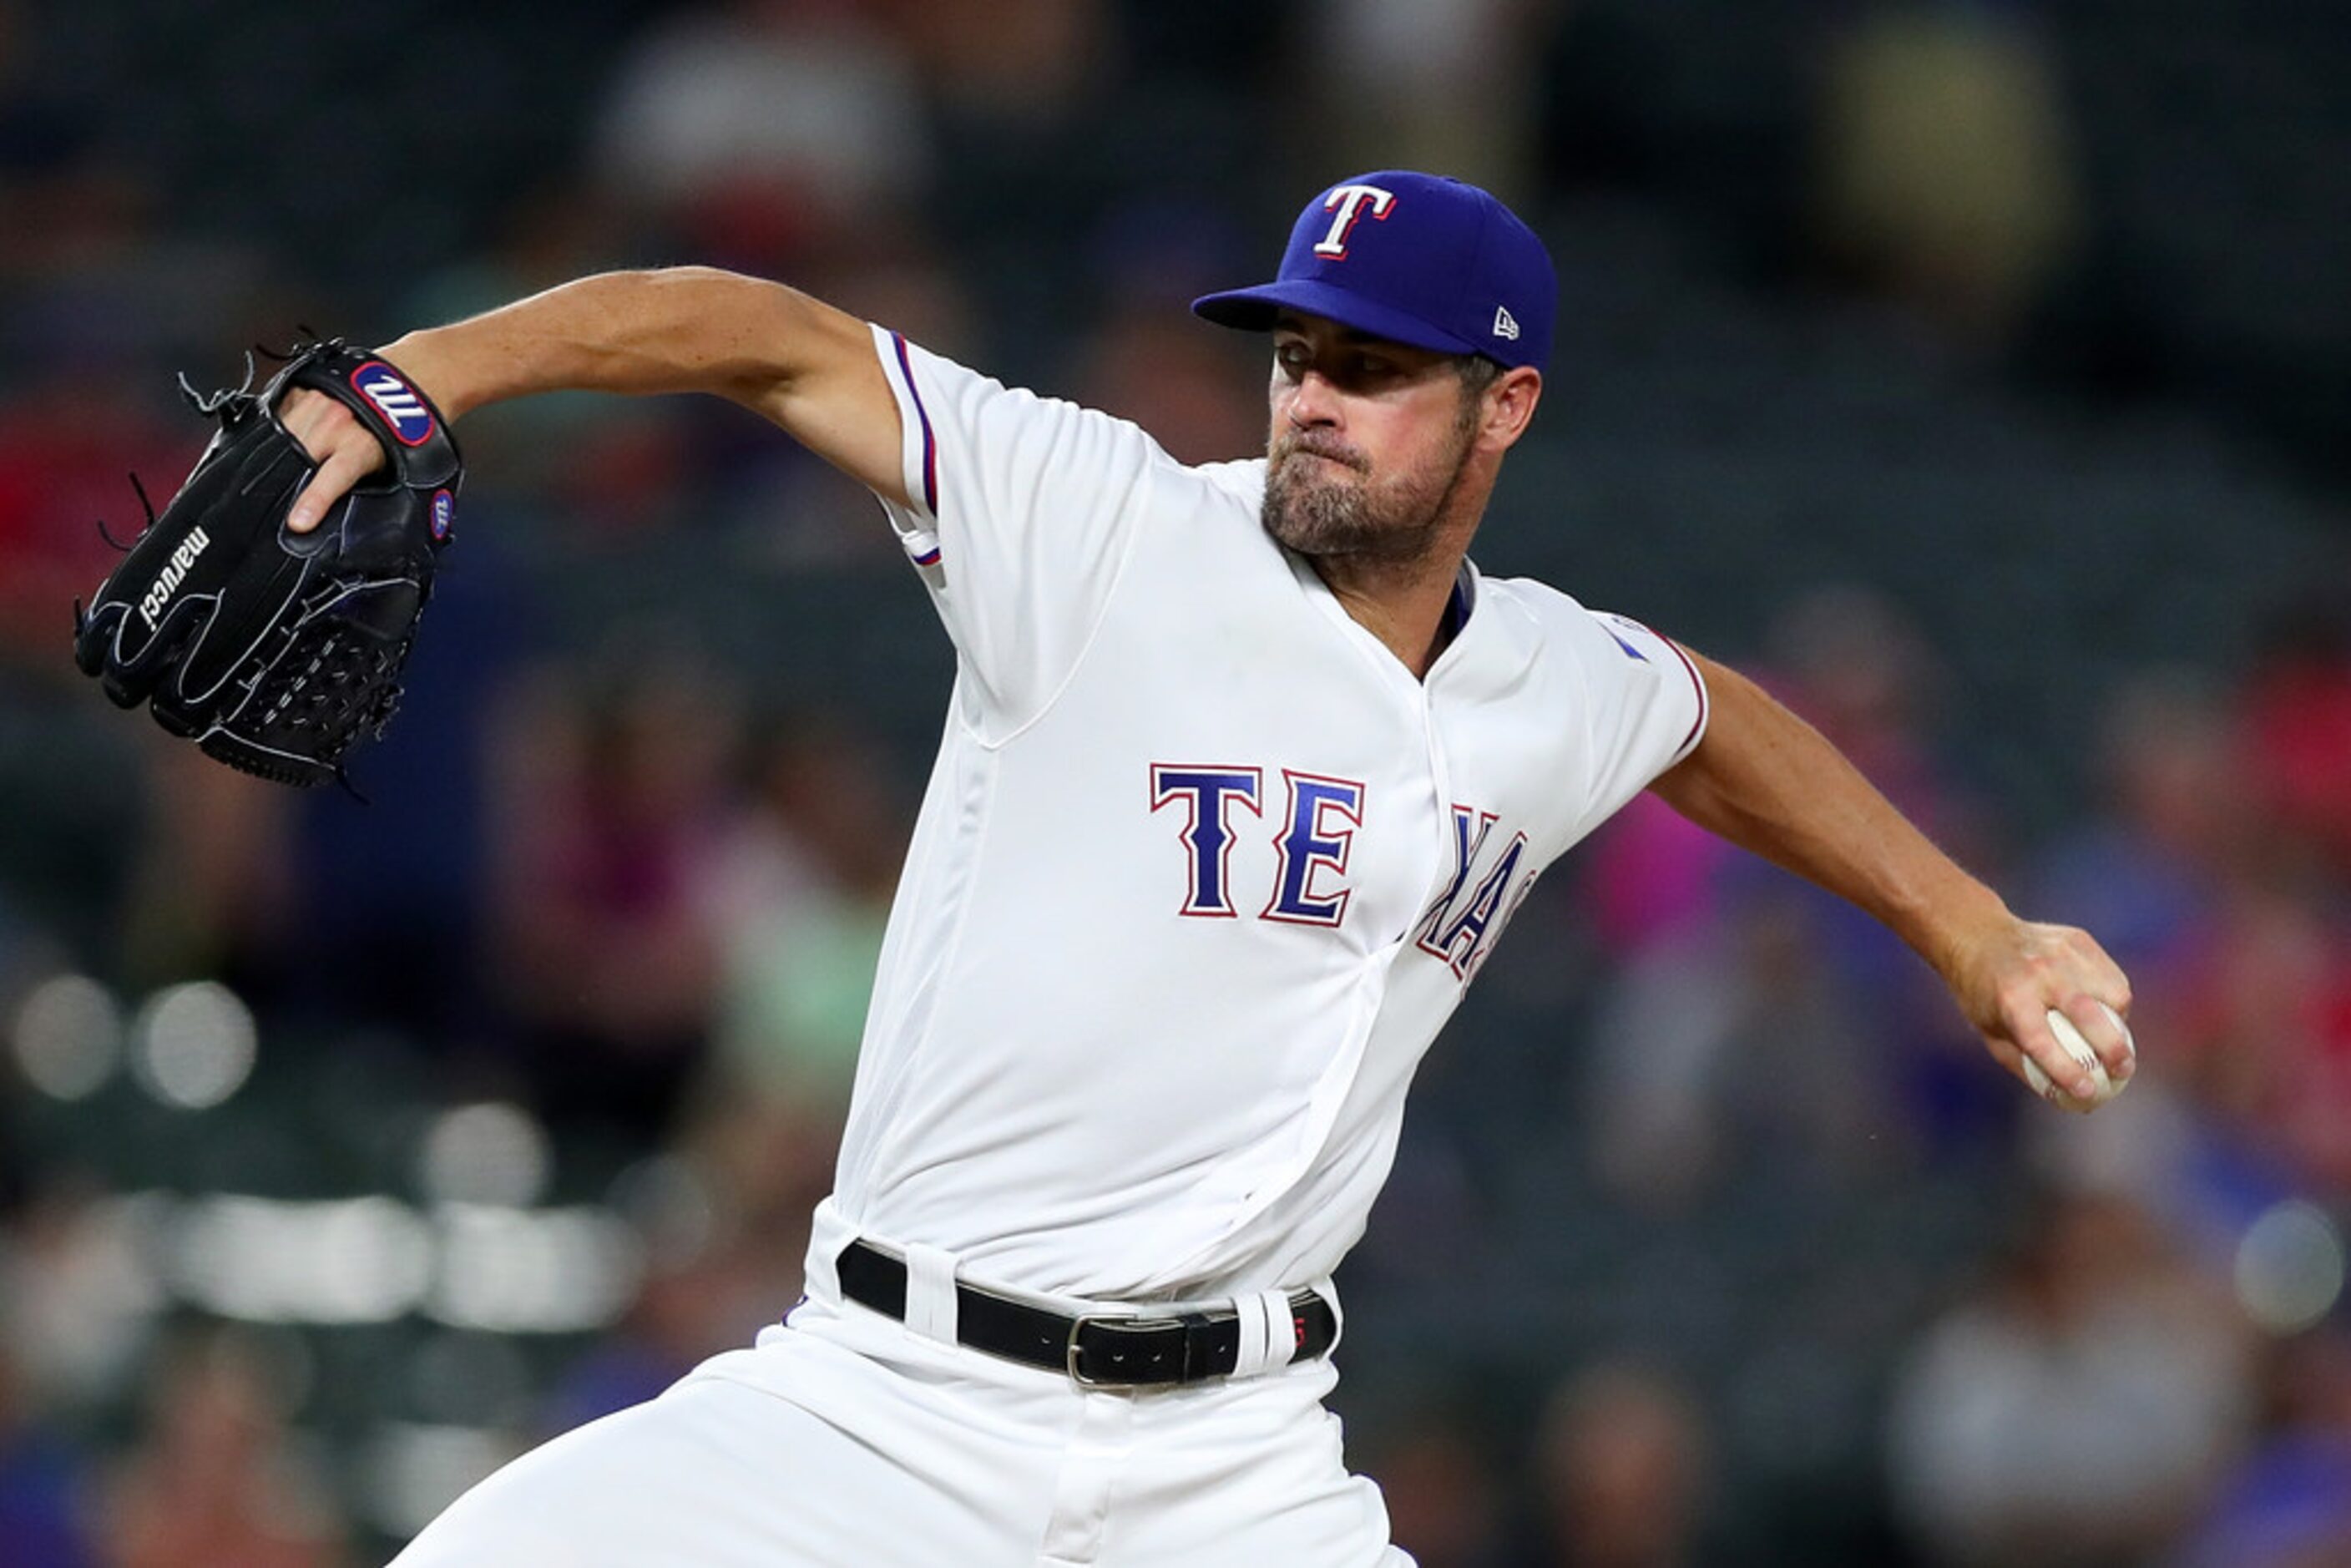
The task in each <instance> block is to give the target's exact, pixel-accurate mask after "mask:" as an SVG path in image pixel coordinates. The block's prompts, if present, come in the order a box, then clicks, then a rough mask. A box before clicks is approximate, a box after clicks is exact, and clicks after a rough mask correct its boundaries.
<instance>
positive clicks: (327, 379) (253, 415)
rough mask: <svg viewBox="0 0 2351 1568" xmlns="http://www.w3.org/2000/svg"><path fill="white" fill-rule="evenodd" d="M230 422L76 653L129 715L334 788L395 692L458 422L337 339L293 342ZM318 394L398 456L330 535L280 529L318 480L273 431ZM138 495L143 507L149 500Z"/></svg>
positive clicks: (207, 403) (444, 498) (348, 504)
mask: <svg viewBox="0 0 2351 1568" xmlns="http://www.w3.org/2000/svg"><path fill="white" fill-rule="evenodd" d="M180 386H181V390H182V391H183V392H186V393H187V394H188V400H189V402H192V403H193V404H194V405H195V408H196V411H197V412H198V413H202V414H204V415H206V416H208V417H211V418H214V419H216V420H218V421H219V422H220V429H219V430H218V431H217V432H215V433H214V436H213V439H212V442H211V444H209V445H207V446H206V447H205V448H204V455H203V456H202V457H200V458H199V459H197V461H196V466H195V469H194V471H193V473H191V474H190V475H189V476H188V479H187V483H185V484H183V485H182V486H180V492H179V494H178V495H176V496H174V497H172V500H171V504H170V505H168V506H166V507H164V508H163V510H162V515H161V516H159V517H150V519H149V521H148V526H147V530H146V532H144V533H143V534H141V536H140V537H139V539H138V542H137V543H135V544H134V545H132V546H131V549H130V550H129V552H128V553H127V554H125V555H124V557H123V559H122V561H121V564H120V565H119V566H117V567H116V568H115V569H114V571H113V572H112V574H110V576H109V577H108V578H107V580H105V582H103V583H101V584H100V585H99V590H98V596H97V598H96V599H95V601H92V603H91V604H90V607H89V609H88V610H87V611H83V610H81V609H80V608H79V607H78V606H77V607H76V614H75V627H74V660H75V662H76V663H77V664H79V665H80V666H81V669H82V673H83V674H89V675H95V676H97V677H98V678H99V682H100V684H101V685H104V687H105V688H106V695H108V696H110V697H111V698H112V699H113V700H114V701H115V702H116V703H117V704H118V705H120V706H123V707H135V706H138V705H139V704H140V703H141V702H145V703H147V704H148V705H149V707H150V710H151V711H152V713H153V714H154V716H155V722H156V723H158V724H160V725H162V727H164V728H165V729H168V730H170V731H171V732H172V734H174V735H182V736H187V737H192V738H193V740H194V741H195V742H196V744H197V745H198V746H200V747H203V748H204V753H205V755H207V756H209V757H213V758H218V759H219V760H220V761H223V762H225V763H227V764H228V765H229V766H230V767H232V768H243V769H244V770H245V771H246V772H248V773H256V774H259V775H260V776H261V777H262V778H264V779H276V780H277V781H278V782H280V783H284V784H295V785H304V786H308V785H313V784H319V783H323V782H325V781H326V780H327V779H339V778H340V777H341V776H342V771H343V754H344V752H345V751H347V750H348V749H349V748H350V746H351V744H352V742H354V741H356V740H359V739H361V738H366V737H374V736H377V735H381V733H382V732H383V727H384V725H385V724H386V723H387V722H388V721H389V720H390V719H391V717H392V708H393V706H394V705H395V704H396V703H397V702H398V701H399V699H400V673H401V667H402V665H403V664H406V663H407V660H408V651H409V648H410V645H411V644H412V643H413V642H414V640H415V636H416V622H417V619H418V617H419V616H421V615H422V614H423V611H424V602H425V601H426V600H427V599H428V598H430V597H431V596H432V592H433V570H434V560H435V558H437V557H438V555H439V554H440V552H441V551H442V550H443V549H444V548H446V547H447V545H448V542H449V525H450V520H451V517H452V515H453V513H454V510H455V502H456V497H457V486H458V484H459V482H460V481H461V480H462V478H463V477H464V467H463V465H462V464H461V463H460V462H459V460H458V456H457V447H456V444H455V442H454V441H453V440H452V439H451V437H450V434H449V427H448V423H447V422H446V421H445V420H444V419H443V418H442V417H441V414H440V411H439V410H437V409H435V408H434V406H433V405H432V403H431V402H428V401H427V400H426V399H425V396H424V394H423V392H420V391H418V390H417V388H416V386H415V384H414V383H413V382H410V381H409V380H408V378H407V377H406V376H404V375H402V373H401V372H400V371H396V370H394V369H393V368H392V366H391V365H389V364H387V363H385V362H384V361H382V360H381V359H379V358H377V357H376V356H375V355H373V354H372V353H371V352H369V351H368V350H362V349H353V348H347V347H345V346H344V344H343V343H342V341H341V340H334V341H330V342H324V343H309V344H306V345H303V346H302V347H301V348H299V349H298V350H296V352H295V354H294V357H293V358H292V359H290V360H288V361H287V363H286V365H285V368H284V369H282V370H280V371H278V372H277V375H276V376H274V377H272V378H271V380H270V382H269V384H268V385H266V386H265V387H263V388H262V389H261V390H260V391H259V392H255V391H253V390H252V388H253V376H252V374H251V372H250V371H249V370H248V372H247V374H246V382H245V384H244V385H243V386H241V387H236V388H234V389H232V390H230V391H227V392H216V393H214V395H212V396H211V397H208V398H206V397H199V396H198V395H197V394H196V393H195V392H194V390H193V389H192V388H190V387H189V386H188V384H187V382H186V381H185V380H184V379H183V380H182V382H181V383H180ZM294 387H310V388H314V389H316V390H317V391H319V392H324V393H325V394H327V395H328V396H329V397H331V398H334V399H336V400H337V401H339V402H342V403H343V404H344V405H345V406H347V407H348V408H350V411H351V413H353V414H355V415H356V416H358V418H359V421H360V424H361V425H363V426H364V427H365V428H367V429H368V430H370V431H371V432H372V433H373V434H375V435H376V436H377V437H378V438H379V439H380V440H381V442H382V443H383V448H384V451H385V452H386V453H387V454H388V455H390V458H391V461H390V462H389V463H388V464H387V465H385V466H384V467H382V468H380V469H378V470H377V471H376V472H375V473H373V474H371V475H370V476H368V477H367V478H366V479H364V480H362V481H361V482H360V484H359V485H358V486H355V487H354V488H353V489H352V490H351V492H350V494H349V495H348V496H346V497H343V498H342V499H340V500H339V501H338V502H337V503H336V504H335V506H334V507H333V508H332V509H331V510H329V512H328V514H327V516H326V517H325V518H324V519H322V520H321V521H320V522H319V526H318V527H317V528H315V529H313V530H311V531H310V532H308V533H303V534H296V533H291V532H288V531H287V528H286V515H287V511H288V510H289V509H290V508H291V507H292V505H293V502H294V498H295V496H296V495H297V493H298V492H299V491H300V489H301V488H302V486H303V485H304V484H305V483H307V482H308V479H309V477H310V476H311V474H312V473H313V472H314V471H315V469H316V466H317V465H315V464H314V463H312V461H311V460H310V457H309V455H308V453H307V452H306V451H305V450H304V449H303V447H302V444H301V443H299V442H298V441H297V440H296V439H295V438H294V437H293V436H292V435H290V434H287V431H286V428H285V426H284V425H282V424H280V423H278V420H277V404H278V400H279V399H280V398H281V397H283V396H284V395H285V393H286V392H287V390H289V389H291V388H294ZM142 499H143V496H142Z"/></svg>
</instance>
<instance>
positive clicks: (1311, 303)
mask: <svg viewBox="0 0 2351 1568" xmlns="http://www.w3.org/2000/svg"><path fill="white" fill-rule="evenodd" d="M1284 310H1297V311H1301V312H1302V313H1304V314H1306V315H1309V316H1322V317H1326V318H1328V319H1331V320H1333V321H1336V322H1337V323H1339V325H1341V326H1342V327H1353V329H1355V330H1357V331H1358V332H1368V333H1370V334H1371V335H1372V336H1373V337H1374V338H1385V339H1387V340H1389V341H1391V342H1395V343H1409V344H1411V345H1412V346H1413V347H1414V348H1416V349H1433V350H1437V352H1439V353H1445V354H1481V353H1484V352H1486V351H1487V350H1485V349H1483V348H1481V347H1479V345H1478V344H1476V343H1469V342H1464V341H1463V340H1461V339H1459V338H1457V337H1455V336H1454V335H1453V334H1452V333H1450V332H1447V331H1444V330H1442V329H1438V328H1437V327H1433V326H1431V325H1430V324H1429V323H1427V322H1426V321H1424V320H1422V319H1420V318H1419V317H1417V316H1412V315H1407V314H1406V313H1405V312H1404V311H1402V310H1396V309H1393V308H1389V307H1388V306H1385V305H1382V304H1379V303H1378V302H1376V301H1374V300H1370V299H1365V298H1363V296H1361V295H1359V294H1351V293H1349V292H1348V291H1347V290H1345V289H1343V288H1341V287H1337V286H1336V285H1334V284H1329V283H1324V282H1322V281H1319V280H1318V279H1315V278H1311V277H1298V278H1290V279H1288V280H1286V281H1284V282H1280V283H1267V284H1260V285H1259V287H1255V288H1228V289H1227V290H1225V291H1224V292H1223V293H1221V294H1204V295H1202V296H1201V297H1200V298H1197V299H1195V300H1193V301H1192V313H1193V314H1194V315H1196V316H1198V317H1200V318H1202V319H1205V320H1209V321H1214V322H1215V323H1217V325H1218V326H1219V327H1237V328H1238V329H1240V330H1242V331H1244V332H1265V331H1270V330H1271V329H1272V328H1273V321H1274V318H1275V317H1276V316H1278V315H1280V313H1281V312H1282V311H1284Z"/></svg>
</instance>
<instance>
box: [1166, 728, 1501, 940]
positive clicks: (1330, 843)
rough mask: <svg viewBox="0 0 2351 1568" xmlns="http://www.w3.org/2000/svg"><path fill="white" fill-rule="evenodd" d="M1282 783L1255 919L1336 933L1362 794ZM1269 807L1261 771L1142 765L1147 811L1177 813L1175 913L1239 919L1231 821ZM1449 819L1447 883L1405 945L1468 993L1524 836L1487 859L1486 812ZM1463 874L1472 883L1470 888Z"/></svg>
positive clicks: (1289, 774)
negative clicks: (1271, 863) (1182, 881)
mask: <svg viewBox="0 0 2351 1568" xmlns="http://www.w3.org/2000/svg"><path fill="white" fill-rule="evenodd" d="M1281 777H1282V780H1283V782H1284V784H1285V785H1286V787H1287V789H1288V796H1289V800H1288V804H1287V806H1286V808H1285V809H1284V810H1283V811H1282V814H1281V817H1280V823H1281V826H1280V830H1279V831H1277V832H1276V833H1275V835H1274V839H1273V844H1274V849H1275V852H1276V854H1277V856H1278V859H1277V862H1276V869H1275V873H1274V883H1273V888H1272V890H1271V892H1270V895H1269V896H1268V897H1267V899H1266V902H1265V904H1264V906H1263V907H1262V908H1261V909H1259V911H1258V916H1257V917H1258V918H1259V919H1260V920H1279V921H1283V922H1286V923H1288V924H1290V925H1338V924H1339V923H1340V922H1341V921H1342V920H1343V919H1344V918H1345V916H1346V912H1347V900H1348V898H1349V897H1350V896H1351V894H1352V891H1353V890H1352V889H1350V888H1349V886H1348V885H1347V883H1346V881H1345V877H1346V873H1347V859H1348V855H1349V852H1350V851H1351V849H1352V847H1353V842H1354V836H1355V833H1356V831H1358V830H1359V829H1361V828H1362V827H1363V825H1364V793H1365V790H1364V785H1362V784H1360V783H1357V782H1356V781H1354V780H1353V779H1333V778H1330V777H1328V776H1326V775H1323V774H1319V773H1306V772H1301V771H1300V770H1299V769H1297V768H1283V769H1282V770H1281ZM1269 803H1270V802H1269V801H1268V800H1266V789H1265V769H1263V768H1238V767H1219V766H1210V765H1204V764H1196V763H1154V764H1152V768H1151V810H1153V811H1154V812H1157V811H1160V810H1167V809H1170V808H1175V807H1180V808H1182V810H1183V826H1182V828H1181V829H1180V830H1179V831H1177V833H1176V840H1177V841H1178V842H1180V843H1181V844H1182V845H1183V846H1184V851H1185V855H1184V863H1185V868H1186V873H1187V875H1188V881H1187V884H1186V893H1185V897H1184V902H1183V904H1182V905H1181V906H1180V907H1179V908H1178V909H1177V911H1176V913H1177V914H1179V915H1186V916H1189V917H1191V918H1194V919H1206V920H1233V919H1238V917H1239V915H1240V907H1241V906H1240V904H1239V903H1238V902H1237V901H1236V899H1235V896H1234V890H1233V885H1232V851H1233V845H1234V843H1235V842H1236V841H1238V837H1239V831H1238V829H1237V828H1236V826H1235V821H1236V818H1237V817H1238V814H1239V813H1242V812H1247V813H1248V814H1249V815H1250V816H1253V817H1258V818H1262V817H1263V816H1264V815H1265V807H1266V805H1267V804H1269ZM1452 818H1453V851H1454V858H1453V875H1452V877H1451V879H1450V880H1449V881H1447V883H1446V885H1445V890H1444V891H1443V892H1442V893H1440V894H1438V895H1437V898H1436V899H1435V900H1434V901H1433V902H1432V903H1431V904H1429V906H1428V909H1427V910H1426V913H1424V914H1423V915H1422V916H1421V918H1420V921H1419V923H1418V924H1417V925H1416V926H1415V927H1414V928H1413V932H1412V941H1413V946H1415V947H1416V948H1418V949H1419V950H1420V951H1421V952H1423V953H1426V954H1427V955H1428V956H1430V957H1433V958H1437V959H1441V960H1443V962H1444V963H1445V965H1446V967H1448V968H1450V969H1451V970H1452V971H1453V974H1454V977H1455V978H1457V979H1458V980H1460V981H1462V982H1463V983H1464V984H1467V983H1468V979H1469V977H1470V976H1472V975H1473V974H1475V973H1476V972H1477V969H1478V966H1479V964H1480V963H1482V962H1483V961H1484V959H1485V956H1486V955H1487V953H1489V951H1491V950H1492V947H1493V945H1494V942H1495V939H1496V938H1498V937H1499V936H1501V934H1502V927H1503V926H1504V925H1507V924H1508V923H1509V921H1510V915H1511V913H1512V912H1513V911H1514V910H1516V908H1517V907H1518V904H1519V902H1520V900H1521V899H1523V898H1525V897H1526V894H1527V890H1528V889H1529V888H1531V887H1532V886H1533V885H1534V880H1535V877H1534V873H1533V872H1531V871H1530V872H1528V873H1526V875H1525V876H1523V877H1521V876H1520V874H1519V873H1520V865H1521V864H1522V863H1523V862H1524V861H1525V859H1526V849H1527V836H1526V834H1524V833H1512V834H1511V835H1510V841H1509V842H1508V843H1507V844H1505V845H1502V846H1500V847H1499V849H1498V850H1497V852H1496V853H1495V854H1494V855H1493V856H1492V857H1491V859H1490V860H1489V858H1488V857H1487V854H1486V849H1487V845H1488V843H1489V841H1491V839H1492V837H1493V830H1494V824H1495V822H1496V821H1497V818H1496V817H1495V814H1494V813H1493V812H1491V811H1481V810H1478V809H1477V808H1476V807H1474V806H1461V805H1457V806H1455V807H1454V808H1453V812H1452ZM1473 871H1475V872H1477V873H1479V874H1478V876H1477V880H1476V881H1475V882H1474V883H1473V882H1472V881H1471V873H1472V872H1473Z"/></svg>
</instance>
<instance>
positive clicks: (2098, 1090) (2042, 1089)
mask: <svg viewBox="0 0 2351 1568" xmlns="http://www.w3.org/2000/svg"><path fill="white" fill-rule="evenodd" d="M2098 1005H2099V1006H2100V1007H2102V1008H2106V1016H2107V1017H2108V1018H2110V1019H2114V1020H2115V1027H2116V1029H2118V1030H2122V1031H2123V1040H2124V1043H2125V1044H2126V1045H2128V1044H2130V1038H2131V1037H2130V1028H2129V1026H2128V1025H2126V1024H2125V1023H2124V1022H2123V1020H2122V1016H2121V1015H2120V1014H2119V1013H2116V1011H2115V1009H2112V1008H2107V1007H2106V1004H2105V1003H2104V1002H2100V1003H2099V1004H2098ZM2049 1032H2050V1033H2052V1034H2053V1035H2055V1036H2056V1037H2057V1043H2058V1044H2059V1045H2061V1046H2063V1047H2064V1050H2065V1054H2066V1055H2068V1056H2070V1057H2072V1058H2073V1059H2074V1061H2077V1062H2079V1063H2080V1064H2081V1066H2082V1069H2083V1071H2085V1072H2087V1073H2088V1074H2089V1075H2090V1086H2091V1092H2090V1094H2089V1096H2088V1097H2087V1098H2084V1097H2083V1096H2081V1095H2078V1094H2075V1093H2074V1092H2072V1091H2071V1090H2068V1089H2061V1088H2059V1087H2058V1086H2057V1085H2056V1084H2055V1083H2053V1082H2051V1081H2050V1078H2049V1074H2047V1073H2046V1072H2043V1071H2041V1064H2040V1063H2039V1062H2037V1061H2033V1060H2032V1058H2031V1057H2029V1056H2028V1057H2026V1058H2025V1059H2024V1082H2027V1083H2028V1084H2030V1085H2032V1092H2034V1093H2035V1094H2038V1095H2040V1096H2041V1097H2042V1098H2043V1100H2046V1101H2048V1102H2049V1103H2051V1104H2052V1105H2054V1106H2056V1107H2057V1108H2058V1109H2059V1110H2061V1111H2078V1112H2082V1113H2089V1112H2092V1111H2095V1110H2096V1109H2097V1108H2098V1107H2099V1106H2101V1105H2103V1104H2105V1103H2106V1102H2107V1101H2109V1100H2111V1099H2113V1098H2114V1097H2115V1096H2116V1095H2117V1094H2119V1093H2121V1092H2123V1089H2124V1087H2125V1085H2126V1084H2127V1083H2128V1082H2130V1081H2129V1080H2128V1079H2125V1080H2123V1081H2122V1082H2119V1083H2118V1082H2116V1081H2115V1080H2114V1079H2113V1078H2111V1077H2109V1076H2108V1075H2107V1073H2106V1064H2105V1062H2103V1061H2099V1060H2098V1053H2097V1051H2095V1050H2094V1049H2093V1048H2092V1047H2091V1045H2090V1042H2089V1041H2088V1040H2085V1039H2083V1038H2082V1031H2081V1030H2078V1029H2076V1028H2074V1020H2073V1019H2070V1018H2067V1017H2066V1016H2065V1015H2064V1013H2063V1012H2060V1011H2059V1010H2058V1009H2055V1008H2051V1009H2049ZM2133 1051H2134V1054H2136V1047H2133Z"/></svg>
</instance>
